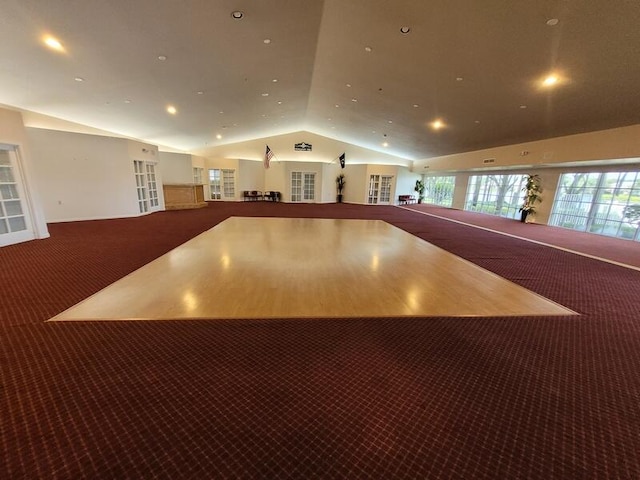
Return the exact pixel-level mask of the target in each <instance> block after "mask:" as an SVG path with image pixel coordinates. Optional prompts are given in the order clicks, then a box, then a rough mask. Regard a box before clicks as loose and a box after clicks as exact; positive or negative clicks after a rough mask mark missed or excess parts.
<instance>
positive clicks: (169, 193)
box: [162, 184, 207, 210]
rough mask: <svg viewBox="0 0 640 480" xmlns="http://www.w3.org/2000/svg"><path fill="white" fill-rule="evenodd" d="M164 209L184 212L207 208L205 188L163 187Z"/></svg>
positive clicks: (175, 185)
mask: <svg viewBox="0 0 640 480" xmlns="http://www.w3.org/2000/svg"><path fill="white" fill-rule="evenodd" d="M162 191H163V193H164V207H165V209H166V210H184V209H187V208H201V207H206V206H207V202H205V201H204V187H203V186H202V185H193V184H170V185H163V186H162Z"/></svg>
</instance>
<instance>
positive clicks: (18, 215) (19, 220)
mask: <svg viewBox="0 0 640 480" xmlns="http://www.w3.org/2000/svg"><path fill="white" fill-rule="evenodd" d="M16 173H17V172H15V170H14V168H13V166H12V164H11V157H10V156H9V152H8V151H7V150H0V235H4V234H9V233H13V232H21V231H24V230H27V222H26V219H25V213H24V211H23V209H22V202H21V201H20V194H19V193H18V178H17V175H16Z"/></svg>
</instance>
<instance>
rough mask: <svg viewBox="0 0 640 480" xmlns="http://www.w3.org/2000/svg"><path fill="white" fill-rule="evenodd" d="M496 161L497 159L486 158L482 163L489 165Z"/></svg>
mask: <svg viewBox="0 0 640 480" xmlns="http://www.w3.org/2000/svg"><path fill="white" fill-rule="evenodd" d="M495 161H496V159H495V158H485V159H484V160H482V163H484V164H487V163H494V162H495Z"/></svg>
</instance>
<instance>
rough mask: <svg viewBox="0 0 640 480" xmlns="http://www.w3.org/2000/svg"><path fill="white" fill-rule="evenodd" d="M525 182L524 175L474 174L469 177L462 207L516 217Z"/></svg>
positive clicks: (521, 200) (473, 210)
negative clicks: (465, 197)
mask: <svg viewBox="0 0 640 480" xmlns="http://www.w3.org/2000/svg"><path fill="white" fill-rule="evenodd" d="M525 183H526V176H525V175H474V176H472V177H470V178H469V188H468V189H467V199H466V201H465V205H464V209H465V210H469V211H471V212H479V213H489V214H491V215H498V216H500V217H507V218H518V217H519V216H520V212H519V210H520V207H521V205H522V202H523V198H524V196H523V195H524V194H523V192H522V188H523V187H524V185H525Z"/></svg>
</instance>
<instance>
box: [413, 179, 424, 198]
mask: <svg viewBox="0 0 640 480" xmlns="http://www.w3.org/2000/svg"><path fill="white" fill-rule="evenodd" d="M414 190H415V191H416V192H418V203H422V202H423V200H424V190H425V184H424V181H422V180H416V187H415V188H414Z"/></svg>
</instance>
